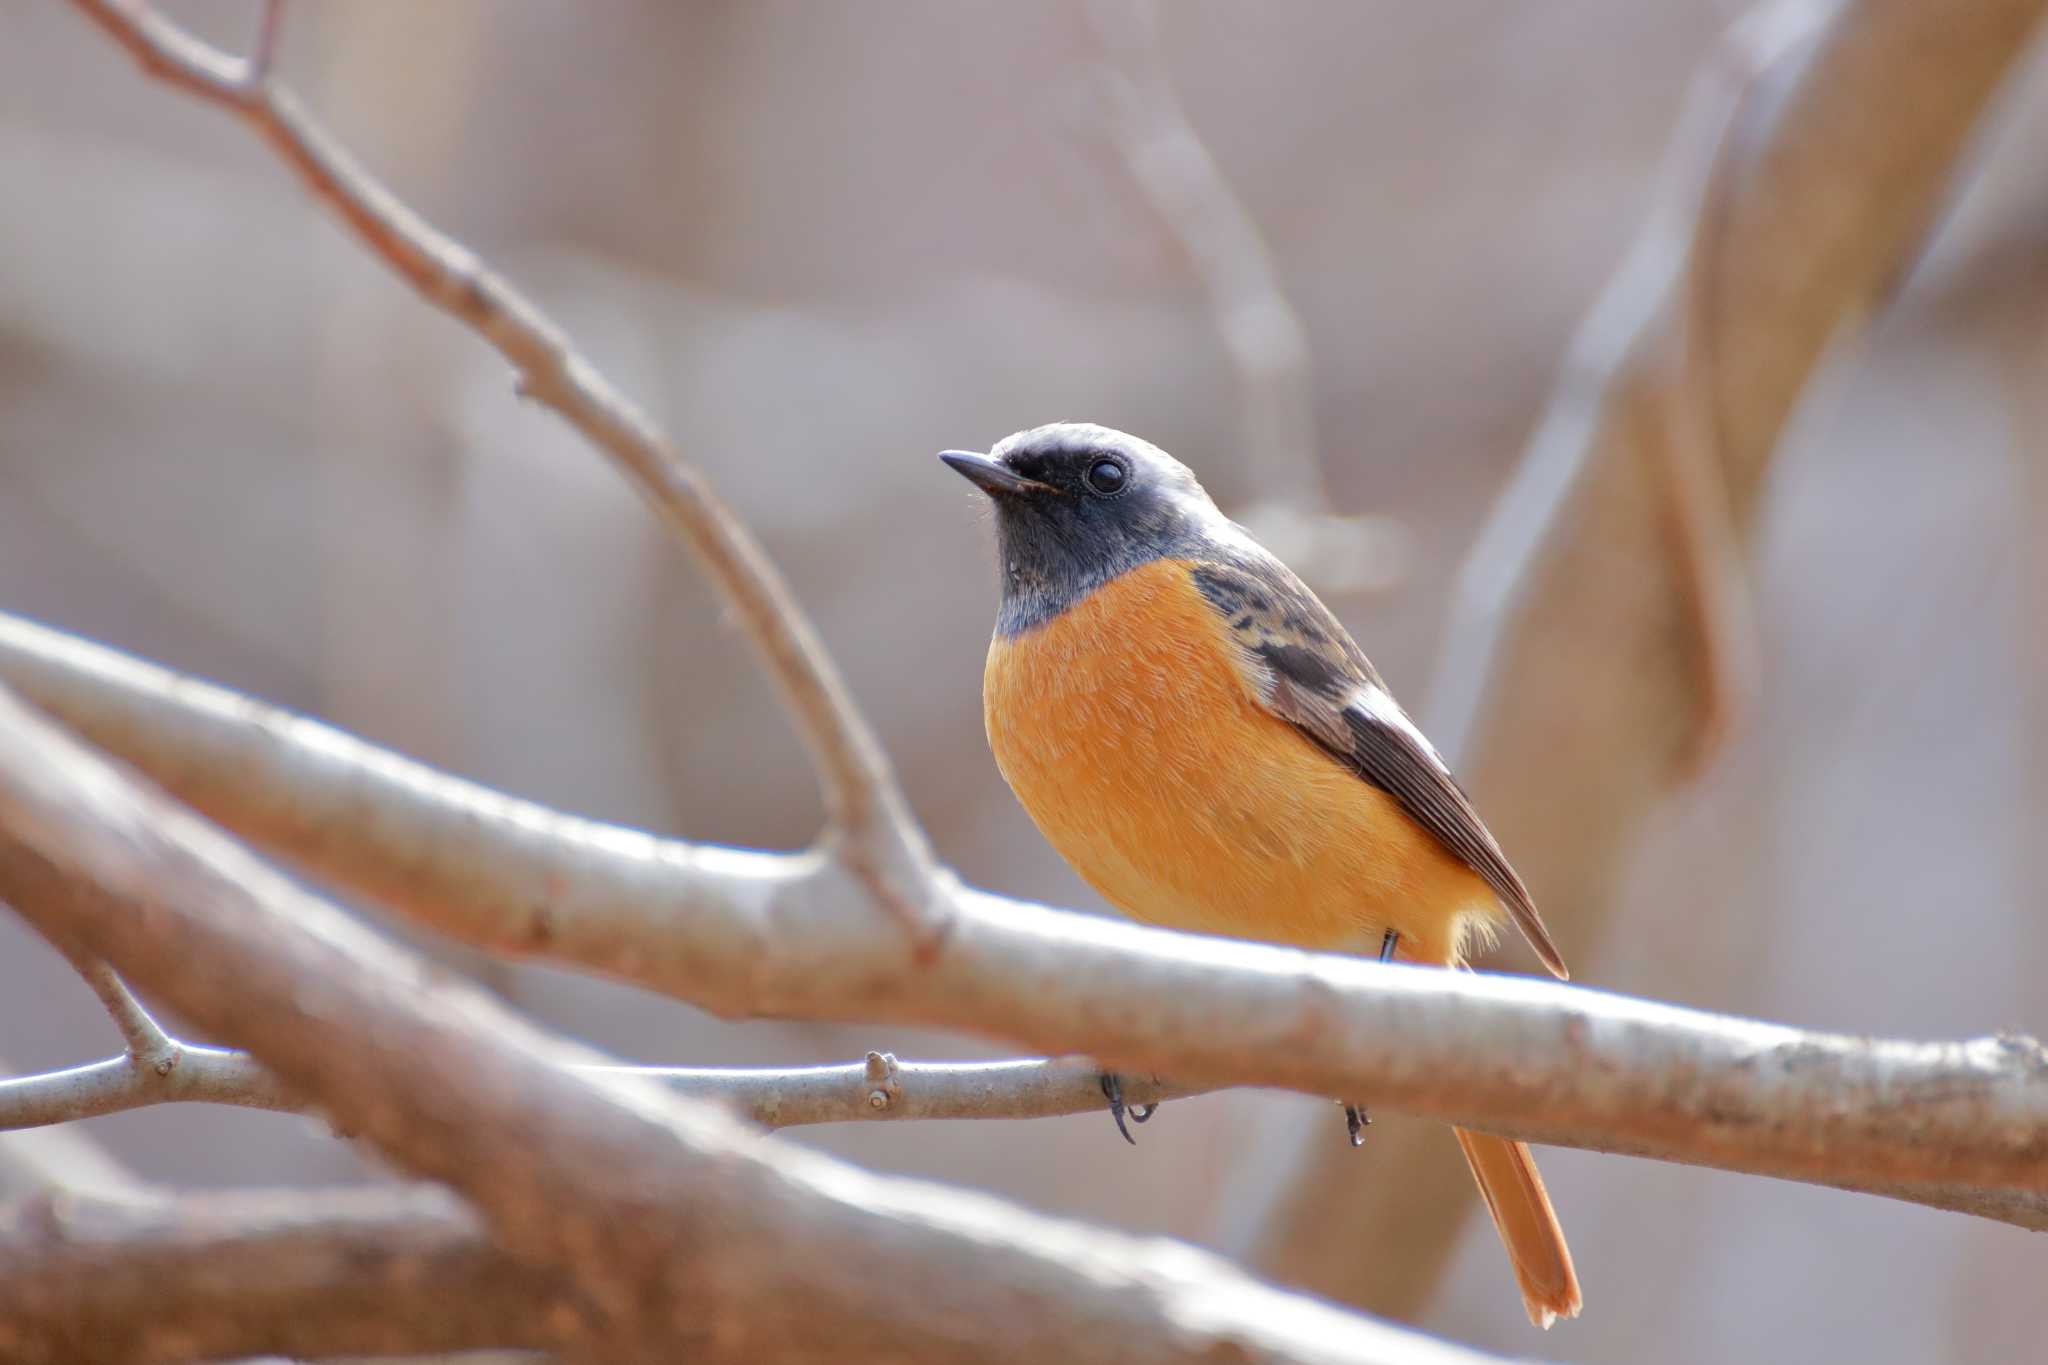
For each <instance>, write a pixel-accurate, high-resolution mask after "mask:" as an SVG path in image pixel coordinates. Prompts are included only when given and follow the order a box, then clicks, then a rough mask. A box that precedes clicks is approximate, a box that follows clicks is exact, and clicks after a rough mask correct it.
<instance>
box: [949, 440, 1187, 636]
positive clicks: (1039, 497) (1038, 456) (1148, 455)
mask: <svg viewBox="0 0 2048 1365" xmlns="http://www.w3.org/2000/svg"><path fill="white" fill-rule="evenodd" d="M940 458H941V459H943V460H944V461H945V462H946V463H947V464H949V465H951V466H952V467H953V468H954V469H955V470H957V471H958V472H959V473H961V474H963V475H965V476H966V477H967V478H968V479H970V480H972V481H973V482H974V483H975V484H976V485H977V486H979V487H980V488H981V489H982V491H983V492H985V493H987V494H988V495H989V497H990V498H991V499H992V500H993V501H994V503H995V509H996V533H997V536H996V538H997V546H998V549H999V551H1000V553H1001V555H1002V575H1003V606H1002V613H1001V615H1000V616H999V617H998V618H997V620H996V629H997V632H998V633H999V634H1002V635H1005V636H1009V635H1015V634H1018V633H1019V632H1021V631H1026V630H1030V629H1031V628H1032V627H1034V626H1038V625H1042V624H1044V623H1045V622H1046V621H1049V620H1051V619H1052V618H1053V617H1055V616H1057V615H1059V614H1060V612H1062V611H1064V610H1065V609H1066V608H1067V607H1069V606H1071V605H1073V604H1074V603H1075V602H1077V601H1079V600H1080V599H1081V598H1082V597H1084V596H1086V595H1087V594H1088V593H1089V592H1090V591H1092V590H1093V589H1095V588H1097V587H1100V586H1101V585H1102V584H1104V583H1107V582H1108V581H1109V580H1110V579H1112V578H1115V577H1117V576H1118V575H1120V574H1124V573H1128V572H1129V571H1130V570H1132V569H1135V568H1137V567H1139V566H1140V565H1143V564H1148V563H1150V562H1152V561H1153V560H1155V559H1159V558H1161V557H1164V556H1177V555H1187V554H1191V553H1193V551H1194V550H1195V548H1196V547H1197V546H1198V545H1199V544H1200V542H1201V537H1202V531H1203V522H1204V516H1203V513H1204V511H1205V510H1207V511H1209V512H1210V513H1211V514H1212V515H1213V509H1212V508H1210V505H1209V501H1208V496H1207V495H1206V494H1204V493H1203V492H1202V489H1201V485H1200V484H1198V483H1196V482H1195V479H1194V476H1193V475H1192V474H1190V473H1189V472H1188V471H1187V469H1186V468H1185V467H1184V466H1182V465H1181V464H1179V463H1178V462H1177V461H1175V460H1173V459H1172V458H1171V457H1169V456H1168V455H1166V454H1165V452H1163V451H1161V450H1159V449H1158V448H1156V447H1154V446H1151V445H1148V444H1147V443H1145V442H1143V441H1140V440H1138V439H1136V438H1135V437H1131V436H1126V435H1124V434H1123V433H1122V432H1118V431H1111V430H1110V429H1109V428H1107V427H1098V426H1090V425H1086V424H1083V423H1060V424H1058V425H1055V426H1050V427H1038V428H1035V429H1034V430H1031V431H1026V432H1020V433H1018V434H1017V435H1015V436H1012V437H1010V438H1009V439H1008V440H1006V441H1003V442H1002V443H1000V444H999V445H997V446H996V448H995V449H994V450H993V451H991V452H990V453H989V454H988V455H985V456H984V455H971V454H967V453H965V452H960V451H948V452H946V453H945V454H944V455H942V456H940Z"/></svg>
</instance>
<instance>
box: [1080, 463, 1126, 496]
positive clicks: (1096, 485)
mask: <svg viewBox="0 0 2048 1365" xmlns="http://www.w3.org/2000/svg"><path fill="white" fill-rule="evenodd" d="M1086 477H1087V479H1088V486H1089V487H1090V488H1092V489H1094V490H1095V491H1096V492H1097V493H1100V494H1102V495H1103V496H1104V497H1109V496H1111V495H1112V494H1115V493H1121V492H1123V491H1124V484H1125V482H1126V481H1127V480H1128V479H1129V478H1130V476H1129V475H1128V474H1126V473H1125V472H1124V467H1123V466H1122V465H1120V464H1118V463H1117V462H1116V461H1115V460H1097V461H1096V462H1095V463H1094V464H1091V465H1089V466H1088V473H1087V476H1086Z"/></svg>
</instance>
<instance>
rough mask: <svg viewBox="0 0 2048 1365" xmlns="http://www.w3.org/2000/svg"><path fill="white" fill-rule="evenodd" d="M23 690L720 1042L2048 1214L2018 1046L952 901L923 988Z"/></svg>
mask: <svg viewBox="0 0 2048 1365" xmlns="http://www.w3.org/2000/svg"><path fill="white" fill-rule="evenodd" d="M0 678H5V679H6V680H7V681H9V682H11V683H12V684H14V685H15V686H17V687H19V688H20V689H21V690H22V691H23V692H24V693H26V694H27V695H28V696H29V697H30V698H32V699H33V700H35V701H36V702H37V703H38V704H40V705H42V706H44V707H45V708H46V709H48V710H50V711H52V712H54V713H55V714H56V715H57V716H58V717H59V718H60V719H63V720H65V721H66V722H68V723H69V724H71V725H73V726H75V727H76V728H77V729H78V730H79V731H81V732H82V733H83V734H84V735H85V736H86V737H87V738H89V739H91V740H92V741H93V742H95V743H97V744H100V745H102V746H104V747H106V748H108V749H110V750H111V751H113V752H114V753H116V754H119V755H120V756H121V757H123V758H125V759H126V760H128V761H129V762H131V763H134V764H135V765H137V766H138V767H139V768H141V769H142V770H143V771H144V772H146V773H148V774H150V775H151V776H153V777H155V778H156V779H157V780H159V781H162V782H163V783H165V784H166V785H167V786H168V787H169V788H170V789H171V790H172V791H173V792H174V793H176V794H177V795H179V796H180V797H181V798H183V799H185V800H187V801H190V802H191V803H192V804H193V805H195V806H197V807H198V808H199V809H200V810H202V811H204V812H206V813H207V814H209V815H211V816H212V817H213V818H215V819H217V820H220V821H221V822H222V823H224V824H226V825H228V826H230V827H231V828H233V829H235V830H237V831H238V832H240V833H242V834H244V835H245V836H247V837H249V838H252V839H254V840H255V841H257V842H258V843H259V844H262V845H263V846H265V847H267V848H270V849H272V850H274V851H276V852H279V853H281V854H283V855H285V856H288V857H291V858H293V859H295V860H296V861H298V862H299V863H300V864H301V865H302V866H303V867H305V868H306V869H307V870H309V871H311V872H313V873H314V874H316V875H318V876H321V877H324V878H326V879H328V880H331V881H333V882H334V883H336V884H337V885H340V886H343V887H346V888H348V889H349V890H351V891H354V892H358V893H361V894H363V895H366V896H369V897H371V898H373V899H376V900H378V901H380V902H382V903H384V904H386V905H387V906H389V907H390V908H392V909H394V910H396V911H398V912H399V913H402V914H405V915H407V916H409V917H411V918H413V919H414V920H416V921H418V922H420V923H422V924H426V925H429V926H433V927H436V928H439V929H441V930H442V931H444V932H447V933H449V934H452V935H454V936H455V937H457V938H459V939H461V940H463V941H465V942H468V943H470V944H472V945H473V946H476V947H479V948H482V949H485V950H486V951H491V952H496V953H503V954H507V955H511V956H518V957H539V958H544V959H546V960H549V961H552V962H555V963H558V964H563V965H570V966H576V967H581V968H584V969H586V970H590V971H594V972H597V973H599V974H601V975H605V976H610V977H613V978H616V979H621V980H627V981H632V982H634V983H636V984H638V985H641V986H644V987H647V988H649V989H652V990H656V991H660V992H663V993H666V994H668V995H671V996H674V997H676V998H678V999H682V1000H687V1001H690V1002H692V1003H694V1004H698V1005H701V1006H704V1007H706V1008H709V1009H712V1010H715V1011H718V1012H719V1013H721V1014H725V1015H750V1014H751V1015H761V1014H765V1015H774V1016H777V1017H790V1018H794V1017H802V1018H825V1019H839V1020H864V1021H887V1022H893V1023H903V1024H923V1025H938V1026H942V1027H952V1028H958V1029H963V1030H967V1031H970V1032H974V1033H979V1034H983V1035H985V1036H991V1037H995V1038H999V1039H1003V1040H1006V1041H1009V1042H1013V1043H1017V1044H1020V1045H1023V1046H1027V1047H1034V1048H1041V1049H1044V1050H1045V1051H1047V1052H1052V1053H1060V1054H1084V1055H1086V1056H1089V1057H1095V1058H1100V1059H1102V1061H1103V1062H1104V1063H1105V1064H1107V1065H1110V1066H1113V1067H1115V1068H1116V1069H1118V1070H1121V1071H1128V1072H1150V1073H1154V1074H1158V1075H1166V1076H1173V1077H1176V1078H1179V1079H1182V1080H1184V1081H1185V1082H1187V1083H1191V1084H1200V1085H1208V1086H1222V1085H1270V1086H1277V1087H1282V1088H1287V1089H1293V1090H1300V1091H1304V1092H1306V1093H1309V1094H1313V1095H1318V1096H1329V1095H1347V1094H1350V1095H1370V1096H1372V1097H1373V1100H1374V1102H1375V1104H1376V1105H1378V1106H1381V1107H1384V1108H1387V1109H1395V1110H1399V1109H1407V1110H1410V1111H1412V1112H1415V1113H1420V1114H1426V1115H1429V1116H1432V1117H1436V1118H1441V1119H1446V1120H1450V1121H1454V1122H1458V1123H1462V1124H1464V1125H1466V1126H1468V1127H1476V1128H1485V1129H1489V1130H1493V1131H1498V1132H1505V1133H1513V1134H1519V1135H1524V1136H1530V1137H1533V1138H1536V1139H1538V1140H1541V1141H1551V1142H1556V1143H1560V1144H1565V1145H1571V1146H1580V1147H1590V1148H1595V1149H1599V1150H1615V1151H1627V1152H1635V1153H1640V1154H1644V1155H1653V1156H1657V1157H1660V1158H1662V1159H1666V1160H1674V1161H1683V1162H1688V1163H1692V1164H1697V1165H1709V1166H1716V1167H1721V1168H1724V1169H1729V1170H1743V1171H1750V1172H1754V1173H1758V1174H1766V1175H1777V1176H1786V1177H1790V1178H1794V1179H1802V1180H1814V1181H1819V1182H1821V1183H1827V1184H1836V1185H1844V1186H1847V1185H1854V1186H1857V1187H1859V1188H1877V1189H1879V1190H1880V1192H1883V1193H1898V1190H1897V1188H1896V1187H1898V1186H1899V1185H1901V1184H1902V1183H1903V1184H1908V1185H1913V1186H1915V1187H1927V1186H1938V1187H1943V1188H1942V1189H1932V1190H1929V1189H1925V1188H1921V1189H1919V1192H1918V1193H1916V1194H1913V1195H1911V1196H1908V1197H1913V1198H1920V1199H1921V1200H1922V1202H1933V1203H1938V1204H1941V1205H1942V1206H1944V1207H1965V1200H1964V1197H1963V1196H1962V1195H1961V1194H1958V1193H1956V1192H1955V1191H1954V1190H1953V1189H1948V1187H1955V1186H1968V1187H1970V1188H1971V1189H1972V1190H1973V1191H1975V1192H1976V1193H1975V1194H1973V1195H1972V1196H1971V1197H1972V1198H1978V1196H1981V1195H1982V1194H1983V1193H1984V1192H1987V1191H2000V1190H2021V1191H2031V1190H2038V1189H2043V1188H2048V1174H2044V1173H2043V1172H2041V1171H2040V1170H2039V1169H2038V1167H2037V1166H2036V1165H2035V1164H2034V1162H2033V1158H2032V1156H2031V1152H2032V1141H2033V1138H2032V1132H2033V1130H2032V1129H2031V1128H2030V1127H2029V1126H2028V1125H2030V1124H2033V1123H2035V1122H2037V1121H2048V1075H2040V1074H2037V1073H2036V1071H2035V1070H2034V1069H2033V1068H2034V1065H2035V1063H2034V1061H2033V1059H2034V1057H2035V1055H2036V1054H2035V1051H2034V1047H2033V1045H2032V1044H2031V1043H2028V1042H2026V1041H2024V1040H2012V1039H2000V1040H1979V1041H1977V1042H1971V1043H1954V1044H1933V1043H1928V1044H1921V1043H1890V1042H1878V1043H1873V1042H1870V1041H1868V1040H1858V1039H1847V1038H1839V1037H1834V1036H1831V1035H1825V1034H1815V1033H1806V1032H1802V1031H1799V1030H1796V1029H1789V1028H1783V1027H1779V1026H1776V1025H1770V1024H1762V1023H1753V1022H1750V1021H1747V1020H1741V1019H1734V1018H1728V1017H1724V1016H1719V1015H1711V1014H1704V1013H1699V1012H1695V1011H1690V1010H1680V1009H1675V1008H1671V1007H1667V1006H1661V1005H1655V1004H1651V1003H1648V1002H1643V1001H1637V1000H1630V999H1627V998H1625V997H1620V996H1612V995H1606V994H1602V993H1598V992H1594V991H1590V990H1586V989H1584V988H1580V987H1572V986H1563V985H1557V984H1553V983H1550V982H1543V981H1531V980H1525V979H1522V978H1514V977H1489V976H1474V975H1470V974H1465V973H1449V972H1434V971H1429V970H1426V969H1421V968H1417V969H1413V970H1410V969H1406V968H1393V967H1387V966H1383V965H1381V964H1379V963H1374V962H1365V961H1360V960H1358V959H1356V958H1351V957H1346V956H1341V955H1322V954H1309V953H1302V952H1297V951H1293V950H1289V949H1282V948H1276V947H1270V946H1266V945H1261V944H1252V943H1241V942H1234V941H1233V942H1228V943H1221V942H1219V941H1216V940H1206V939H1201V938H1198V937H1194V936H1190V935H1181V934H1173V933H1168V932H1166V931H1163V930H1157V929H1147V928H1142V927H1139V926H1136V925H1127V924H1120V923H1114V922H1110V921H1105V920H1101V919H1097V918H1094V917H1091V916H1082V915H1075V914H1072V913H1069V912H1064V911H1056V910H1051V909H1048V908H1045V907H1041V906H1035V905H1031V904H1028V903H1026V902H1021V901H1013V900H1008V899H1005V898H1003V897H998V896H992V895H989V894H987V893H985V892H981V891H976V890H973V889H971V888H967V887H963V886H960V885H958V884H957V883H955V882H953V881H952V880H951V879H950V878H948V879H945V880H943V881H941V882H939V883H938V884H937V885H936V887H935V894H939V895H944V896H947V897H949V898H950V900H951V906H950V911H949V913H950V914H951V915H952V917H953V919H954V921H955V930H954V932H953V933H952V934H951V935H949V936H948V938H947V940H946V942H945V943H944V944H943V945H942V946H941V948H940V950H939V951H938V953H937V954H936V955H934V956H933V957H932V958H931V959H930V960H928V961H922V962H921V961H919V960H918V959H917V958H916V957H915V955H914V953H913V951H912V949H911V947H910V945H908V944H907V943H905V942H903V941H902V938H901V936H900V935H892V934H879V935H878V934H876V933H874V932H873V928H872V926H873V920H872V918H871V917H870V916H868V915H866V914H864V913H863V911H864V909H865V908H866V906H867V896H868V894H869V893H868V892H867V890H866V888H865V887H864V886H863V885H861V884H860V883H859V882H858V881H856V880H852V879H849V878H848V877H846V876H845V875H844V874H842V873H841V872H839V871H838V870H837V869H836V868H835V867H833V865H832V864H831V863H830V862H829V861H823V860H820V859H818V858H817V857H816V856H815V855H812V854H777V853H765V852H758V851H751V850H743V849H731V848H721V847H715V846H710V845H700V844H689V843H684V842H681V841H677V840H669V839H659V838H656V837H654V836H652V835H648V834H644V833H639V832H636V831H632V830H626V829H621V828H618V827H616V826H609V825H603V824H599V823H597V822H594V821H588V820H581V819H577V818H575V817H573V816H568V815H564V814H561V813H559V812H556V811H552V810H548V809H546V808H545V807H542V806H538V805H535V804H532V803H530V802H526V801H520V800H517V799H514V798H512V797H508V796H505V795H503V794H501V793H497V792H493V791H489V790H487V789H485V788H481V787H478V786H475V785H473V784H470V783H467V782H463V781H460V780H458V779H456V778H452V777H449V776H446V775H444V774H441V773H436V772H433V771H431V770H429V769H426V768H424V767H422V766H420V765H418V764H415V763H412V762H411V761H409V760H407V759H404V758H401V757H400V756H398V755H396V754H392V753H389V752H387V751H383V750H379V749H376V748H373V747H371V746H369V745H367V744H364V743H362V742H361V741H359V740H356V739H353V738H351V737H349V736H347V735H344V734H342V733H340V732H338V731H336V730H333V729H331V728H329V727H327V726H324V725H321V724H319V723H317V722H314V721H310V720H305V719H302V718H298V717H293V716H289V715H287V714H285V713H283V712H279V711H276V710H274V709H272V708H269V707H266V706H263V705H261V704H260V703H257V702H254V701H251V700H249V699H247V698H244V697H239V696H236V695H235V694H233V693H230V692H227V691H224V690H222V689H219V688H215V687H211V686H209V685H206V684H202V683H198V682H195V681H193V680H190V679H185V678H179V677H176V676H175V675H172V674H168V673H166V672H164V671H163V670H161V669H157V668H154V667H152V666H150V665H147V664H143V663H140V662H137V661H135V660H132V659H128V658H125V657H123V656H121V655H118V654H115V653H113V652H112V651H110V650H105V649H102V648H100V647H98V646H94V645H88V644H86V643H84V642H82V641H78V640H76V639H73V638H71V637H67V636H64V635H61V634H58V633H57V632H54V631H48V630H45V629H43V628H41V627H37V626H33V625H30V624H28V623H26V622H22V621H20V620H18V619H16V618H10V617H6V616H0ZM6 891H7V888H6V886H5V885H4V884H0V895H4V894H6ZM258 1055H261V1054H260V1052H259V1054H258ZM1330 1145H1331V1147H1332V1148H1333V1149H1340V1148H1341V1149H1343V1150H1346V1151H1348V1148H1344V1147H1343V1144H1342V1143H1341V1142H1337V1141H1333V1142H1332V1143H1331V1144H1330ZM1349 1183H1358V1182H1349ZM1943 1189H1948V1192H1947V1193H1943ZM1923 1196H1924V1197H1923ZM1325 1197H1326V1199H1328V1198H1334V1197H1335V1196H1334V1194H1333V1193H1332V1192H1329V1191H1326V1192H1325ZM1945 1201H1946V1202H1945ZM1979 1202H1981V1199H1980V1200H1979ZM2021 1202H2022V1203H2023V1204H2024V1203H2025V1202H2026V1201H2021ZM2028 1207H2029V1208H2031V1206H2028ZM2018 1216H2020V1217H2023V1218H2035V1217H2036V1216H2037V1215H2036V1214H2035V1213H2034V1212H2031V1211H2027V1209H2023V1210H2022V1212H2021V1213H2020V1214H2019V1215H2018Z"/></svg>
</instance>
